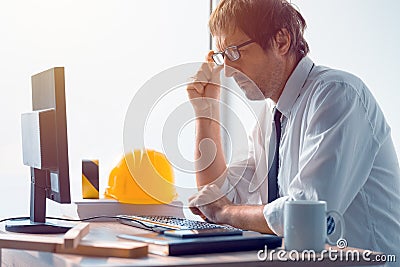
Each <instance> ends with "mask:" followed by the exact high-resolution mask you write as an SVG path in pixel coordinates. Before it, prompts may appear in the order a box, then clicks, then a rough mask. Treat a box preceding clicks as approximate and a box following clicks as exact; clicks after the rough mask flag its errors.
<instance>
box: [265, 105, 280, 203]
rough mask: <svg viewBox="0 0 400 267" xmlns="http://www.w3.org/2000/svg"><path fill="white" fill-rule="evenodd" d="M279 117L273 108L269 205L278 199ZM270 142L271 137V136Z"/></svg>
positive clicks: (277, 111) (278, 113)
mask: <svg viewBox="0 0 400 267" xmlns="http://www.w3.org/2000/svg"><path fill="white" fill-rule="evenodd" d="M281 116H282V113H281V112H280V111H279V110H278V109H276V108H275V112H274V125H275V134H276V138H275V140H276V142H275V153H274V159H273V161H272V165H271V168H270V169H269V172H268V203H271V202H272V201H274V200H275V199H277V198H278V197H279V190H278V171H279V144H280V142H281ZM271 141H272V136H271ZM270 145H271V142H270Z"/></svg>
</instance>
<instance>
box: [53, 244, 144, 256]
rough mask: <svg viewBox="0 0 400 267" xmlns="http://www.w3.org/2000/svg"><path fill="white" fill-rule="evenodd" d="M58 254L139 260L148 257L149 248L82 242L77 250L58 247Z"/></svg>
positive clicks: (136, 245) (139, 245)
mask: <svg viewBox="0 0 400 267" xmlns="http://www.w3.org/2000/svg"><path fill="white" fill-rule="evenodd" d="M56 252H58V253H66V254H78V255H86V256H97V257H104V256H107V257H118V258H139V257H144V256H147V253H148V246H147V245H146V244H138V243H134V242H116V241H113V242H109V241H89V240H82V241H81V242H80V243H79V244H78V246H77V247H76V248H69V249H68V248H65V247H64V246H57V248H56Z"/></svg>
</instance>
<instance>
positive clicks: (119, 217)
mask: <svg viewBox="0 0 400 267" xmlns="http://www.w3.org/2000/svg"><path fill="white" fill-rule="evenodd" d="M101 218H103V219H125V218H124V217H121V216H108V215H99V216H93V217H88V218H83V219H68V218H59V217H46V219H51V220H59V221H68V222H85V221H92V220H96V219H101ZM29 219H30V217H12V218H5V219H1V220H0V223H2V222H5V221H11V220H29ZM126 219H127V220H131V221H134V222H136V223H138V224H140V225H142V226H144V227H146V228H147V229H149V230H153V229H157V228H158V227H157V226H149V225H146V224H145V223H143V222H141V221H139V220H136V219H133V218H129V219H128V218H126Z"/></svg>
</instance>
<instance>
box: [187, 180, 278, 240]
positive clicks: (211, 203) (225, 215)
mask: <svg viewBox="0 0 400 267" xmlns="http://www.w3.org/2000/svg"><path fill="white" fill-rule="evenodd" d="M189 201H190V203H189V206H190V209H191V210H192V212H193V213H194V214H196V215H202V216H205V217H207V218H208V219H209V220H210V221H212V222H215V223H219V224H229V225H232V226H234V227H236V228H240V229H244V230H252V231H257V232H260V233H267V234H273V231H272V230H271V228H270V227H269V226H268V223H267V222H266V220H265V218H264V213H263V210H264V206H263V205H235V204H233V203H232V202H231V201H230V200H229V199H228V198H227V197H225V196H224V194H223V193H222V192H221V191H220V190H219V188H218V187H217V186H216V185H214V184H211V185H206V186H204V187H203V188H202V189H201V190H200V192H198V193H197V194H196V195H194V196H192V197H191V198H190V199H189Z"/></svg>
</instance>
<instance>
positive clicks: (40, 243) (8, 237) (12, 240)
mask: <svg viewBox="0 0 400 267" xmlns="http://www.w3.org/2000/svg"><path fill="white" fill-rule="evenodd" d="M60 241H61V240H60V238H58V239H57V238H54V237H44V236H35V235H19V234H18V235H13V234H1V235H0V248H12V249H23V250H39V251H46V252H55V251H56V245H57V243H59V242H60Z"/></svg>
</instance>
